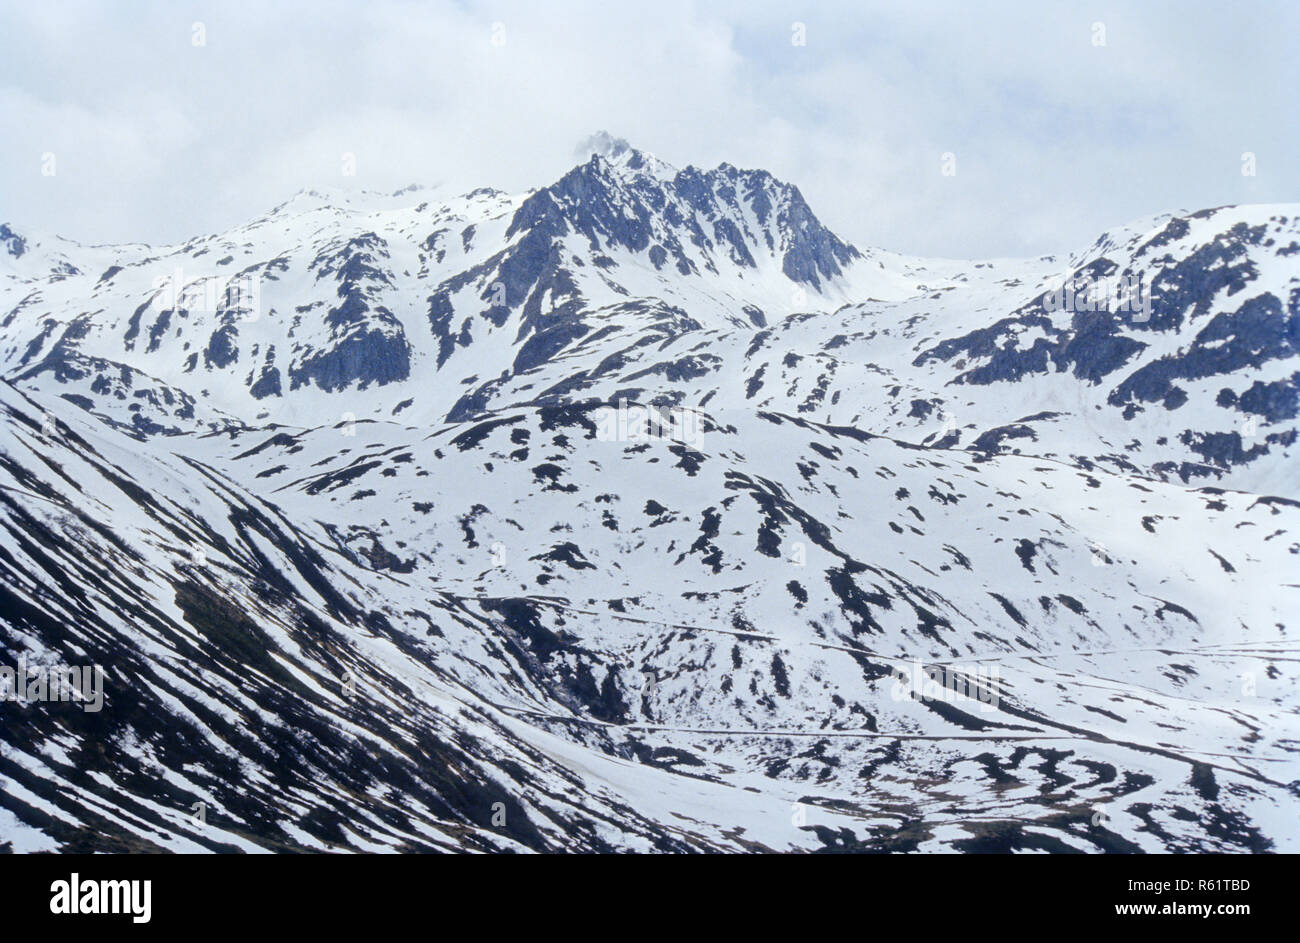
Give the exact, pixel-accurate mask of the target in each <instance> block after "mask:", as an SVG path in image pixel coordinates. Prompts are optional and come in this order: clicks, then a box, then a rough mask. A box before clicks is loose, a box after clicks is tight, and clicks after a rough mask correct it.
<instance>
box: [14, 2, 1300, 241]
mask: <svg viewBox="0 0 1300 943" xmlns="http://www.w3.org/2000/svg"><path fill="white" fill-rule="evenodd" d="M195 21H200V22H202V23H203V24H204V27H205V30H206V45H205V46H203V47H201V48H198V47H195V46H193V45H192V43H191V37H192V24H193V22H195ZM796 21H798V22H803V23H805V24H806V27H807V45H806V46H803V47H799V46H793V45H791V42H790V38H791V24H792V23H794V22H796ZM1095 22H1102V23H1104V24H1105V27H1106V46H1105V47H1097V46H1094V45H1093V44H1092V37H1093V30H1092V24H1093V23H1095ZM494 23H501V24H504V38H505V42H504V44H503V45H494V44H493V43H492V37H493V32H492V31H493V24H494ZM1298 23H1300V16H1298V15H1297V13H1295V12H1293V7H1292V6H1291V5H1289V4H1285V3H1281V2H1279V3H1276V4H1253V5H1250V6H1249V7H1246V8H1237V7H1234V8H1227V7H1221V6H1219V5H1208V4H1207V5H1204V6H1202V5H1192V4H1185V3H1184V4H1168V5H1166V4H1146V5H1143V6H1142V7H1140V8H1138V9H1136V10H1130V9H1128V8H1127V7H1120V6H1118V5H1117V6H1114V7H1111V6H1109V5H1108V4H1105V3H1101V4H1094V3H1072V4H1053V5H1043V6H1042V8H1041V9H1039V8H1037V7H1033V6H1029V5H1023V4H1016V5H1014V6H1013V5H1005V6H1003V5H997V6H991V7H989V6H986V5H983V4H981V5H967V4H941V5H907V6H901V5H897V4H884V3H881V4H863V3H860V2H851V3H849V2H846V3H841V4H826V3H816V4H809V3H797V4H791V3H764V4H754V3H740V2H735V3H724V4H694V3H689V2H683V0H677V2H665V3H655V4H652V5H636V6H635V7H629V8H623V6H622V5H610V4H601V3H595V2H591V3H572V4H551V3H548V4H544V5H540V4H530V3H523V2H515V0H502V2H495V3H468V4H457V5H442V6H436V7H434V6H429V5H427V4H415V3H404V2H395V0H383V2H374V3H364V4H363V3H359V2H358V3H344V2H337V0H336V2H327V3H312V4H305V3H304V4H247V5H242V6H237V5H232V4H226V3H213V4H207V5H205V4H197V5H187V6H184V7H181V6H178V5H175V4H166V3H158V4H155V5H151V6H149V5H136V4H132V5H121V4H107V3H104V4H96V3H82V4H57V5H54V4H32V5H24V6H21V7H20V6H16V5H14V6H11V7H10V8H6V9H5V10H4V11H3V12H0V61H2V62H3V66H0V68H2V69H3V73H2V74H0V135H3V137H4V140H5V142H6V147H5V150H4V156H3V158H0V159H2V160H3V164H0V180H2V181H3V194H4V201H3V204H0V219H7V220H10V221H12V222H14V223H15V224H17V225H18V226H20V227H21V226H24V225H26V226H30V227H34V228H38V229H40V230H43V231H54V232H59V233H62V234H65V235H68V236H69V237H72V238H77V239H82V240H85V241H108V240H119V241H134V240H146V241H158V240H163V239H171V240H181V239H184V238H186V237H188V236H190V235H194V234H197V233H204V232H212V231H217V230H220V229H224V228H228V227H231V226H234V225H237V224H239V223H240V222H242V221H245V220H246V219H248V218H250V217H252V216H254V215H257V214H258V213H260V212H262V211H264V210H266V209H268V208H269V207H270V206H272V205H274V204H276V203H278V202H280V201H282V200H283V199H285V198H287V197H288V196H289V195H291V194H292V193H293V192H296V191H297V190H298V189H301V188H303V187H310V186H329V185H335V186H338V185H344V186H361V187H368V188H374V189H396V188H397V187H399V186H403V185H405V184H408V183H413V182H416V183H426V184H438V183H441V184H445V185H446V186H447V187H448V188H450V189H454V190H466V189H471V188H473V187H475V186H483V185H491V186H499V187H503V188H507V189H527V188H529V187H533V186H543V185H545V184H546V183H548V182H550V181H551V180H553V179H555V178H556V177H558V176H559V175H560V174H562V173H563V172H564V171H565V169H567V167H568V166H569V165H570V164H571V163H572V162H573V156H572V155H573V149H574V146H575V144H576V143H577V142H579V141H581V140H583V139H584V138H585V137H587V136H588V135H590V134H591V133H592V132H593V131H595V130H597V129H599V128H607V129H609V130H610V131H611V132H613V133H615V134H617V135H620V136H623V137H626V138H628V139H629V140H630V141H631V142H632V143H633V144H634V145H635V146H638V147H642V148H645V149H647V150H651V151H654V152H656V153H657V154H658V155H659V156H660V157H662V158H664V159H665V160H668V161H670V162H672V163H676V164H679V165H682V164H686V163H696V164H703V165H713V164H716V163H718V162H720V161H723V160H727V161H730V162H732V163H735V164H738V165H742V166H760V167H764V168H766V169H768V170H771V171H772V172H773V173H776V174H777V175H778V176H781V177H783V178H785V179H788V180H790V181H792V182H794V183H796V184H798V185H799V186H800V188H801V189H802V190H803V191H804V193H805V195H806V196H807V197H808V199H809V201H810V202H811V203H812V205H813V208H814V210H816V211H817V212H818V214H819V215H820V216H821V217H822V218H823V219H824V220H825V221H826V222H827V224H828V225H830V226H831V227H832V228H834V229H836V230H837V231H838V232H840V233H841V234H842V235H844V236H845V237H846V238H848V239H850V240H852V241H854V242H857V243H859V244H862V245H873V244H874V245H883V246H887V247H890V248H898V249H901V250H905V251H913V252H918V253H925V254H941V255H962V256H977V255H992V254H1030V253H1038V252H1050V251H1059V250H1062V249H1068V248H1073V247H1076V246H1078V245H1083V244H1087V243H1089V242H1091V241H1092V240H1093V239H1094V238H1095V237H1096V235H1098V234H1099V233H1100V232H1101V231H1102V230H1104V229H1106V228H1108V227H1110V226H1112V225H1117V224H1119V223H1122V222H1125V221H1127V220H1129V219H1131V218H1133V217H1137V216H1141V215H1145V214H1148V213H1154V212H1158V211H1161V210H1165V209H1172V208H1177V207H1188V208H1194V207H1199V206H1205V205H1216V204H1220V203H1230V202H1251V201H1266V200H1268V201H1271V200H1294V199H1297V198H1300V197H1298V195H1297V189H1296V180H1297V174H1296V167H1297V160H1296V157H1297V144H1298V143H1300V131H1298V130H1297V127H1296V122H1295V120H1294V115H1293V110H1294V109H1293V107H1292V106H1291V104H1290V99H1291V98H1292V96H1293V90H1294V88H1295V87H1296V85H1297V78H1298V75H1297V65H1296V57H1295V56H1294V55H1293V53H1292V51H1291V50H1289V49H1288V48H1287V37H1288V36H1292V37H1293V36H1294V35H1295V33H1296V26H1297V24H1298ZM498 35H500V33H498ZM1247 150H1249V151H1253V152H1255V153H1256V154H1257V158H1258V162H1259V176H1258V177H1255V178H1245V177H1242V176H1241V173H1240V155H1241V153H1242V152H1243V151H1247ZM47 151H54V152H55V153H56V155H57V156H58V174H57V176H56V177H54V178H42V177H41V176H40V159H41V155H42V154H43V153H45V152H47ZM345 151H347V152H352V153H355V154H356V156H357V176H356V177H355V178H344V177H342V176H341V174H340V156H341V154H342V153H343V152H345ZM947 151H951V152H953V153H955V154H956V155H957V160H958V173H957V176H956V177H943V176H941V174H940V172H939V167H940V164H939V161H940V156H941V155H942V154H943V153H944V152H947Z"/></svg>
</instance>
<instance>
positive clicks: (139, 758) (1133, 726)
mask: <svg viewBox="0 0 1300 943" xmlns="http://www.w3.org/2000/svg"><path fill="white" fill-rule="evenodd" d="M1109 284H1124V285H1129V286H1136V289H1137V291H1138V292H1139V293H1140V294H1141V295H1142V300H1143V304H1142V306H1140V307H1135V306H1133V305H1131V304H1125V303H1122V301H1123V299H1121V298H1120V296H1119V294H1117V293H1112V292H1109V291H1107V290H1103V289H1102V288H1100V287H1098V286H1104V285H1109ZM1080 286H1082V287H1080ZM1076 288H1077V289H1078V290H1077V291H1076ZM1062 300H1064V301H1065V302H1066V303H1064V304H1063V303H1061V302H1062ZM0 372H2V376H3V382H0V415H2V416H3V424H2V426H0V528H2V529H3V540H2V541H0V661H2V662H3V664H4V666H7V667H8V668H9V669H10V671H9V673H8V674H7V675H6V674H5V673H4V669H3V668H0V690H3V692H4V694H5V696H4V698H3V699H2V700H0V720H2V723H0V848H3V849H7V850H11V851H46V850H50V851H55V850H58V851H107V852H113V851H162V850H172V851H200V850H207V851H250V852H254V851H324V850H337V851H443V850H446V851H451V850H466V851H520V852H522V851H570V850H575V851H663V852H680V851H800V850H802V851H841V852H843V851H852V852H857V851H923V852H926V851H959V852H965V851H1011V850H1024V851H1048V852H1055V851H1071V850H1079V851H1089V852H1116V851H1118V852H1256V851H1289V852H1296V851H1300V830H1298V829H1297V828H1296V821H1297V815H1298V814H1300V716H1298V713H1297V712H1298V711H1300V688H1298V686H1297V674H1298V673H1300V644H1298V642H1297V638H1296V636H1295V634H1294V633H1295V632H1296V631H1297V630H1300V624H1297V622H1296V614H1297V611H1298V610H1297V603H1300V579H1297V576H1298V575H1300V474H1298V473H1297V472H1298V471H1300V467H1298V466H1297V458H1298V457H1300V453H1298V451H1297V443H1296V437H1297V429H1298V428H1300V419H1298V418H1297V417H1298V414H1300V204H1294V205H1263V206H1227V207H1219V208H1210V209H1202V210H1199V211H1194V212H1177V213H1172V214H1164V215H1160V216H1157V217H1153V218H1149V219H1144V220H1139V221H1137V222H1133V223H1131V224H1129V225H1126V226H1123V227H1121V228H1118V229H1114V230H1112V231H1111V232H1108V233H1104V234H1102V235H1100V237H1099V238H1098V239H1097V240H1096V241H1095V242H1094V243H1093V244H1092V245H1090V246H1087V247H1085V248H1082V249H1080V250H1079V251H1077V252H1074V253H1072V254H1070V255H1068V256H1049V257H1043V258H1036V259H1017V260H1006V259H993V260H988V261H951V260H939V259H927V258H915V257H909V256H905V255H900V254H896V253H893V252H890V251H884V250H880V249H869V248H859V247H854V246H853V245H850V244H849V243H847V242H845V241H844V240H842V239H841V238H839V237H837V236H836V235H835V234H834V233H832V232H830V231H829V230H828V229H827V228H826V227H824V226H823V225H822V224H821V223H820V222H819V221H818V218H817V217H816V216H815V215H814V214H813V212H812V209H811V208H810V207H809V206H808V204H807V203H806V202H805V201H804V199H803V197H802V196H801V194H800V192H799V190H798V189H797V188H796V187H794V186H792V185H790V184H787V183H784V182H782V181H780V180H777V179H775V178H774V177H772V176H771V175H770V174H768V173H765V172H763V171H758V170H741V169H738V168H736V167H732V166H730V165H729V164H722V165H721V166H719V167H716V168H714V169H712V170H699V169H696V168H694V167H686V168H685V169H680V170H679V169H676V168H674V167H671V166H668V165H667V164H665V163H664V162H662V161H660V160H658V159H657V158H655V157H653V156H651V155H649V154H646V153H644V152H641V151H638V150H636V149H633V148H631V147H629V146H627V145H626V144H625V143H623V142H618V141H614V140H612V139H608V138H606V139H604V143H603V145H602V146H601V147H600V148H599V149H598V151H597V153H595V154H593V155H592V156H591V157H590V158H589V159H588V160H585V161H584V162H583V163H581V164H580V165H579V166H576V167H574V168H573V169H572V170H571V171H569V172H568V173H567V174H565V175H564V176H563V177H562V178H560V179H559V180H557V181H555V182H554V183H552V184H551V185H549V186H546V187H544V188H541V189H538V190H534V191H531V192H528V193H524V194H508V193H502V192H499V191H496V190H490V189H482V190H476V191H474V192H472V193H469V194H466V195H464V196H459V197H455V198H449V197H448V196H447V195H445V194H443V193H441V191H437V190H425V189H421V188H418V187H412V188H408V189H406V190H403V191H400V192H398V193H394V194H391V195H382V194H374V193H367V192H364V191H355V190H354V191H340V192H338V193H320V192H315V191H308V192H303V193H300V194H298V195H297V196H295V197H293V198H292V199H290V200H289V201H288V202H287V203H284V204H283V205H281V206H279V207H277V208H276V209H274V210H272V211H271V212H270V213H268V214H266V215H265V216H262V217H260V218H258V219H254V220H252V221H251V222H249V223H247V225H243V226H241V227H239V228H237V229H233V230H231V231H229V232H225V233H221V234H218V235H208V236H200V237H196V238H194V239H192V240H190V241H189V242H186V243H185V244H183V245H166V246H160V245H140V244H132V245H111V246H101V245H93V246H92V245H81V244H78V243H76V242H73V241H70V240H68V239H65V238H61V237H58V236H54V235H48V234H45V233H42V232H40V231H39V230H38V229H35V228H30V227H29V226H27V225H26V224H25V223H24V222H23V221H17V220H14V221H10V222H9V223H8V224H7V225H4V226H2V227H0ZM649 407H653V412H652V411H650V410H649V409H648V408H649ZM663 416H668V417H670V418H671V420H672V421H671V422H664V423H656V422H643V420H645V419H655V418H662V417H663ZM20 664H21V667H22V669H23V670H24V671H25V672H27V674H29V675H30V674H31V673H32V672H33V670H35V669H37V668H44V669H49V670H47V671H46V672H45V675H47V676H48V675H50V674H51V672H53V670H54V669H57V668H59V667H60V666H87V667H86V671H89V670H90V669H89V666H101V667H102V671H103V680H102V705H101V706H102V709H101V710H90V709H87V707H88V705H87V704H85V703H81V702H79V701H78V700H77V699H76V698H75V697H72V698H66V699H62V700H57V699H53V698H51V697H49V696H45V695H44V694H42V692H41V691H39V690H38V691H35V692H32V691H31V690H30V689H22V688H19V687H17V686H15V684H14V683H13V679H14V678H15V677H16V674H15V672H16V671H17V669H18V668H19V666H20ZM37 673H38V674H40V672H37ZM54 673H57V672H54ZM6 678H8V679H9V687H8V689H5V688H4V683H5V680H6Z"/></svg>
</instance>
